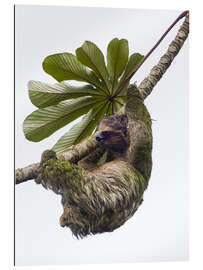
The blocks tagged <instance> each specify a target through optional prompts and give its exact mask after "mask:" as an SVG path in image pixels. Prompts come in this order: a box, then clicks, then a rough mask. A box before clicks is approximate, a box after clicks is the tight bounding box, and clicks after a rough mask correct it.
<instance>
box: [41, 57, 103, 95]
mask: <svg viewBox="0 0 203 270" xmlns="http://www.w3.org/2000/svg"><path fill="white" fill-rule="evenodd" d="M42 65H43V69H44V71H45V72H47V73H48V74H50V75H51V76H52V77H54V78H55V79H56V80H57V81H59V82H61V81H65V80H76V81H82V82H88V83H91V84H93V85H95V86H96V87H98V88H99V89H101V91H102V84H101V82H100V80H99V78H98V77H97V75H96V74H95V73H94V72H93V71H91V70H89V69H88V68H87V67H86V66H84V65H83V64H82V63H81V62H80V61H78V59H77V57H76V56H75V55H73V54H71V53H58V54H53V55H50V56H47V57H46V58H45V59H44V62H43V64H42Z"/></svg>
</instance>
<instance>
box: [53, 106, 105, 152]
mask: <svg viewBox="0 0 203 270" xmlns="http://www.w3.org/2000/svg"><path fill="white" fill-rule="evenodd" d="M106 108H107V102H103V103H101V104H100V105H99V106H97V107H96V108H94V109H92V110H90V111H89V112H88V113H87V114H86V115H85V116H84V117H83V118H82V120H81V121H80V122H79V123H77V124H76V125H74V126H73V127H72V128H71V129H70V130H69V131H68V132H67V133H65V134H64V135H63V136H62V137H61V138H60V139H59V140H58V141H57V143H56V144H55V145H54V147H53V148H52V149H53V150H54V151H55V152H56V153H62V152H64V151H66V150H67V148H68V147H69V146H71V145H74V144H77V143H79V142H80V141H81V140H83V139H84V138H86V137H87V136H89V135H91V134H92V132H93V131H94V129H95V128H96V126H97V125H98V122H99V121H100V120H101V119H102V118H103V117H104V115H105V113H106Z"/></svg>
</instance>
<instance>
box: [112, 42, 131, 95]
mask: <svg viewBox="0 0 203 270" xmlns="http://www.w3.org/2000/svg"><path fill="white" fill-rule="evenodd" d="M128 55H129V48H128V41H127V40H126V39H121V40H119V39H118V38H114V39H113V40H111V42H110V43H109V45H108V48H107V70H108V72H109V75H110V77H111V80H112V88H113V90H114V89H115V86H116V85H117V80H118V78H119V77H120V76H121V74H122V73H123V71H124V69H125V66H126V64H127V62H128Z"/></svg>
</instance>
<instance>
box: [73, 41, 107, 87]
mask: <svg viewBox="0 0 203 270" xmlns="http://www.w3.org/2000/svg"><path fill="white" fill-rule="evenodd" d="M76 55H77V58H78V60H79V61H80V62H81V63H83V64H84V65H85V66H87V67H89V68H91V69H92V70H94V71H95V73H96V74H97V76H98V77H99V78H100V79H101V80H102V81H103V82H105V85H106V90H109V88H110V82H109V75H108V71H107V68H106V65H105V60H104V55H103V53H102V52H101V51H100V49H99V48H98V47H97V46H96V45H95V44H94V43H93V42H91V41H85V42H84V43H83V45H82V47H80V48H78V49H77V50H76Z"/></svg>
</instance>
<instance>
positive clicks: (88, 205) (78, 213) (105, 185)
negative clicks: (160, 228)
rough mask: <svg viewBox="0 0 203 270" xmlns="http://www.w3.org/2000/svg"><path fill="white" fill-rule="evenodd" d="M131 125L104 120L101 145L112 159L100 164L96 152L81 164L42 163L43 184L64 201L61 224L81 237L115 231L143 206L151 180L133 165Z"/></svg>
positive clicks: (122, 117)
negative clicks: (44, 180)
mask: <svg viewBox="0 0 203 270" xmlns="http://www.w3.org/2000/svg"><path fill="white" fill-rule="evenodd" d="M127 126H128V118H127V116H126V115H113V116H111V117H108V118H104V119H103V120H102V121H101V123H100V124H99V128H98V132H97V133H96V140H97V141H98V142H99V143H100V144H101V145H102V147H101V148H102V149H104V150H107V151H106V153H107V155H106V158H105V161H103V163H101V164H100V165H98V162H97V161H98V160H97V158H95V156H94V154H95V153H94V151H93V152H92V153H90V154H89V155H88V156H87V157H85V158H83V159H82V160H80V161H79V162H78V164H77V165H76V164H71V163H69V162H68V161H66V160H60V159H58V160H57V159H56V160H55V161H52V162H51V163H50V162H49V161H48V163H46V162H45V163H43V162H42V164H44V165H43V172H42V179H43V178H44V179H46V185H47V187H49V188H51V189H52V190H53V191H54V192H56V193H57V194H60V195H61V196H62V205H63V208H64V212H63V214H62V216H61V218H60V225H61V226H62V227H65V226H66V227H69V228H70V229H71V231H72V233H73V234H74V235H75V236H76V237H84V236H86V235H88V234H96V233H102V232H111V231H113V230H115V229H116V228H118V227H120V226H121V225H122V224H124V223H125V221H126V220H128V219H129V218H130V217H131V216H132V215H133V214H134V212H135V211H136V210H137V208H138V206H139V205H140V203H141V202H142V194H143V192H144V190H145V188H146V181H145V179H144V178H143V176H142V174H141V173H140V172H139V171H137V170H136V169H135V168H134V167H133V166H131V165H130V164H129V163H128V160H127V152H128V147H129V136H128V131H127V130H128V128H127ZM42 183H43V182H42Z"/></svg>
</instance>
